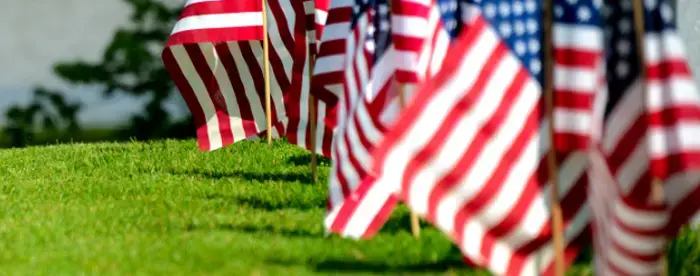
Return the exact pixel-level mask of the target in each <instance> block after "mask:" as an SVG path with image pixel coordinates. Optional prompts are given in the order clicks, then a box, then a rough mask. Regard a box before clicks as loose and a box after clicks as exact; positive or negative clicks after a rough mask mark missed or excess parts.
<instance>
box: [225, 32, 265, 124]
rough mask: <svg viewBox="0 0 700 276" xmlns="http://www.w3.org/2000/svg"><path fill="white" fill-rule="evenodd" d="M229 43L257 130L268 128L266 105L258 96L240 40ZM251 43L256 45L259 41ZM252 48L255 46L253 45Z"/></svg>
mask: <svg viewBox="0 0 700 276" xmlns="http://www.w3.org/2000/svg"><path fill="white" fill-rule="evenodd" d="M242 43H245V42H242ZM227 44H228V48H229V51H230V52H231V56H232V57H233V60H234V62H235V63H236V68H237V69H238V74H239V75H240V79H241V81H242V82H243V87H244V88H245V97H246V98H247V99H248V103H249V104H250V111H251V113H252V114H253V120H254V121H255V129H256V130H257V132H260V131H262V130H264V129H265V128H267V119H266V115H265V110H264V105H263V103H262V102H260V97H258V93H257V89H256V88H255V84H254V81H253V76H252V75H251V74H250V69H249V68H248V64H247V63H246V62H245V59H243V55H242V54H241V48H240V46H239V45H238V42H232V43H227ZM249 44H253V45H255V44H257V43H249ZM251 48H253V47H252V45H251ZM259 48H260V47H259V46H258V49H259Z"/></svg>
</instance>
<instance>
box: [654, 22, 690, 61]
mask: <svg viewBox="0 0 700 276" xmlns="http://www.w3.org/2000/svg"><path fill="white" fill-rule="evenodd" d="M644 54H645V56H644V58H645V59H646V62H647V63H649V64H652V65H655V64H659V63H661V62H663V61H664V60H685V59H686V55H685V47H684V46H683V40H682V39H681V38H680V37H679V36H678V34H677V33H676V31H675V30H668V29H667V30H665V31H664V32H663V33H653V32H646V33H645V36H644Z"/></svg>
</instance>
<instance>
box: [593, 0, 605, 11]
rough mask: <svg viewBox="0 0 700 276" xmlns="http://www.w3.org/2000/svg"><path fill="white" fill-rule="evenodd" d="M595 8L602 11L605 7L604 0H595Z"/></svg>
mask: <svg viewBox="0 0 700 276" xmlns="http://www.w3.org/2000/svg"><path fill="white" fill-rule="evenodd" d="M593 6H594V7H595V8H596V9H600V8H601V7H602V6H603V0H593Z"/></svg>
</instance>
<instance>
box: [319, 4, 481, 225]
mask: <svg viewBox="0 0 700 276" xmlns="http://www.w3.org/2000/svg"><path fill="white" fill-rule="evenodd" d="M450 2H453V3H454V4H450ZM437 4H439V7H440V9H439V10H438V5H437ZM462 4H463V5H467V6H464V7H462V6H457V2H456V1H449V0H448V1H443V0H440V1H438V2H437V3H436V2H430V1H428V2H418V1H407V0H398V1H394V2H393V4H392V5H391V9H392V10H391V29H392V32H391V40H392V42H393V43H394V44H400V45H396V46H395V47H392V48H391V49H390V50H391V56H387V58H389V57H390V58H391V60H392V61H393V63H394V64H395V66H396V67H394V68H391V69H392V70H393V72H394V76H393V77H394V80H396V83H397V84H400V85H402V86H401V88H403V89H402V91H400V90H398V89H397V88H396V87H386V89H388V90H385V91H384V92H381V93H372V94H371V95H372V96H371V97H369V98H373V99H374V101H373V103H372V104H371V106H373V108H369V109H373V110H376V112H373V113H374V114H379V115H378V119H375V120H374V121H375V125H376V127H373V126H372V124H369V123H367V121H368V120H367V119H366V118H367V117H368V116H366V115H364V114H365V113H366V112H365V111H364V110H365V109H368V108H367V107H366V106H358V108H357V109H355V112H356V113H355V114H354V115H352V114H351V115H345V116H344V117H349V116H354V117H352V118H348V119H346V120H348V121H351V122H352V123H351V124H350V125H348V126H347V127H346V128H345V129H344V130H343V131H344V133H343V135H345V136H346V137H349V138H347V139H344V140H340V139H339V140H337V141H336V143H343V144H340V145H339V146H338V149H340V150H341V153H344V155H341V157H342V158H344V159H339V160H337V161H336V162H335V163H334V167H337V170H334V171H332V172H331V203H332V204H331V206H333V207H335V208H333V209H332V211H331V213H329V215H328V216H327V217H326V226H327V227H328V228H329V230H330V231H331V232H334V233H339V234H341V235H343V236H347V237H353V238H359V237H370V236H372V235H374V234H375V233H376V232H377V231H378V230H379V228H380V227H381V226H382V225H383V224H384V222H385V221H386V219H387V218H388V216H389V215H390V214H391V211H393V209H394V207H395V206H396V203H397V201H396V198H395V197H394V196H393V195H392V194H391V193H388V192H386V191H385V190H384V188H385V187H382V186H376V185H374V177H373V175H371V174H368V173H367V171H368V169H369V168H370V165H371V163H372V158H371V156H370V154H371V151H372V150H373V149H374V148H375V146H376V145H377V143H378V141H380V140H381V138H382V136H383V134H384V132H385V130H386V129H387V128H388V127H390V125H391V124H393V123H394V122H395V120H396V117H398V116H399V114H400V105H401V104H400V103H399V101H400V100H401V98H402V97H399V96H398V95H397V93H405V95H404V96H405V97H403V98H404V99H403V100H404V101H406V98H408V97H410V95H409V93H410V91H409V90H410V89H411V87H410V86H411V85H416V84H418V83H419V82H420V81H422V80H424V79H425V77H426V76H425V74H426V72H427V69H428V68H426V67H423V69H416V67H415V65H417V63H419V60H418V59H423V58H428V59H431V60H433V62H431V63H432V65H431V66H430V67H431V68H432V69H433V70H434V72H437V69H438V68H439V66H440V65H441V64H442V59H443V58H444V52H445V51H446V50H447V47H448V46H449V43H450V40H451V39H452V38H454V36H455V35H456V34H457V32H458V31H459V30H461V29H462V27H463V25H464V23H463V20H467V18H468V16H466V15H468V14H474V13H473V12H472V13H466V12H465V13H464V14H463V13H461V12H458V11H461V10H462V9H465V10H468V9H469V8H472V7H471V6H468V5H469V4H470V2H468V1H463V2H462ZM428 15H432V17H430V18H428ZM443 21H444V22H446V23H445V24H443ZM426 22H429V24H431V25H430V26H431V27H430V28H428V29H422V28H421V27H420V26H424V25H425V23H426ZM445 26H449V27H445ZM432 37H435V38H440V39H430V38H432ZM402 65H403V66H402ZM380 67H381V68H387V67H386V66H380ZM402 68H403V69H402ZM380 76H384V75H380ZM405 77H408V78H405ZM384 78H386V76H384ZM399 89H400V88H399ZM375 95H377V96H375ZM366 98H367V97H366ZM374 129H377V130H381V131H380V132H379V133H377V131H373V130H374ZM339 135H340V134H339ZM338 137H342V136H338ZM356 137H357V138H356ZM356 140H359V141H361V143H357V142H355V143H353V142H354V141H356ZM338 187H340V188H343V189H340V190H342V193H341V192H340V191H339V189H338ZM334 188H335V189H336V190H335V191H334V190H333V189H334ZM333 197H335V198H336V200H335V202H334V201H333ZM341 203H342V204H341Z"/></svg>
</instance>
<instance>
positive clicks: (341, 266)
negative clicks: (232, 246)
mask: <svg viewBox="0 0 700 276" xmlns="http://www.w3.org/2000/svg"><path fill="white" fill-rule="evenodd" d="M461 256H462V254H461V253H460V252H459V249H457V247H453V248H452V249H451V250H450V252H449V254H447V257H446V258H444V259H442V260H438V261H436V262H429V263H418V264H406V265H390V264H388V263H387V262H385V261H376V260H369V261H362V260H348V259H327V260H322V261H318V262H314V261H310V262H307V263H302V262H299V261H295V260H279V259H272V260H267V262H268V263H271V264H275V265H285V266H288V265H306V266H308V267H310V268H311V269H313V270H315V271H317V272H321V273H330V274H339V273H340V274H356V273H382V274H397V273H398V274H401V273H416V272H419V273H420V272H422V273H444V272H447V271H450V270H461V271H465V270H471V268H470V267H469V266H467V265H466V264H465V263H464V261H463V259H462V257H461ZM470 275H471V274H470ZM486 275H487V274H486Z"/></svg>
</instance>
